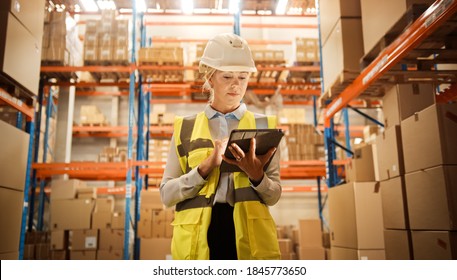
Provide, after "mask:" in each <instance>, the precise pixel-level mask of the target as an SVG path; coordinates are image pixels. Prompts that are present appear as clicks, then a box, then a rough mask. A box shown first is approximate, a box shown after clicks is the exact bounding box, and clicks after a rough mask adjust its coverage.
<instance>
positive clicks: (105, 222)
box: [92, 212, 113, 229]
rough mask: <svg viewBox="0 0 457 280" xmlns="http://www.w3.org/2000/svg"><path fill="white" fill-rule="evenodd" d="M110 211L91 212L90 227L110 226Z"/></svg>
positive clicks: (103, 227) (101, 227)
mask: <svg viewBox="0 0 457 280" xmlns="http://www.w3.org/2000/svg"><path fill="white" fill-rule="evenodd" d="M112 216H113V213H112V212H94V213H92V228H93V229H105V228H111V219H112Z"/></svg>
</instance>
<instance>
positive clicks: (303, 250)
mask: <svg viewBox="0 0 457 280" xmlns="http://www.w3.org/2000/svg"><path fill="white" fill-rule="evenodd" d="M297 258H298V259H299V260H325V248H324V247H318V246H316V247H309V246H305V247H301V246H298V247H297Z"/></svg>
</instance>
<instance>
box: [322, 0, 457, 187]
mask: <svg viewBox="0 0 457 280" xmlns="http://www.w3.org/2000/svg"><path fill="white" fill-rule="evenodd" d="M456 11H457V1H452V0H437V1H436V2H435V3H433V4H432V5H431V6H430V7H429V8H428V9H427V10H426V11H425V12H424V13H423V14H422V15H421V16H419V17H418V18H417V19H416V20H415V21H414V22H413V23H412V24H411V25H410V26H409V27H408V28H406V29H405V30H404V31H403V32H402V33H401V34H400V35H399V36H398V37H397V38H396V39H395V40H394V41H392V43H390V44H389V45H388V46H387V47H385V48H384V49H383V50H381V51H380V53H379V54H378V55H377V57H376V58H374V60H372V61H371V63H369V64H368V66H367V67H366V68H365V69H364V70H363V71H362V72H361V74H360V75H358V76H357V77H356V78H355V79H353V80H352V81H350V82H349V83H348V84H343V85H342V86H341V88H342V89H341V92H338V93H337V94H335V98H334V99H333V100H332V101H331V102H330V103H329V104H328V105H327V106H326V107H325V110H324V118H325V121H324V127H325V129H324V134H325V148H326V154H327V159H326V165H327V169H326V170H327V175H326V177H327V185H328V186H329V187H333V186H335V185H337V184H338V178H339V176H338V174H337V168H336V167H335V166H334V164H333V160H334V159H335V145H336V144H335V141H334V139H335V138H334V123H333V117H334V116H335V114H336V113H337V112H339V111H341V110H346V107H347V106H348V105H349V104H350V102H352V101H353V100H354V99H355V98H357V97H359V96H361V95H362V94H364V95H368V96H370V95H371V96H373V95H377V96H381V95H382V94H383V88H384V86H385V85H387V84H393V83H411V82H427V83H434V84H436V85H438V84H444V83H455V82H456V81H457V71H436V69H433V66H434V64H435V63H439V62H440V61H441V60H442V58H439V57H440V55H442V56H443V57H444V58H446V59H445V61H446V62H447V63H449V62H451V61H449V59H451V58H453V59H454V61H456V62H457V56H455V49H453V50H449V51H447V50H439V51H436V50H437V45H439V48H441V47H442V46H443V45H448V44H445V43H446V42H447V41H446V40H451V39H450V38H449V37H452V36H454V37H455V35H456V33H457V17H456V16H455V13H456ZM440 26H442V28H440V29H438V27H440ZM427 38H430V41H427V40H426V39H427ZM437 42H438V43H437ZM454 45H455V44H454ZM450 46H451V48H455V46H453V45H452V44H450ZM450 53H452V55H451V54H450ZM436 54H439V55H438V56H436ZM370 55H371V54H370ZM426 56H428V57H426ZM436 57H438V59H436ZM410 62H414V63H415V64H416V66H415V67H405V66H406V64H407V63H410ZM441 62H443V61H441ZM399 64H403V65H399ZM400 69H401V70H400ZM403 69H404V70H403ZM325 98H326V97H325V96H322V97H321V101H322V99H325Z"/></svg>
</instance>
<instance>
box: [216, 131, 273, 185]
mask: <svg viewBox="0 0 457 280" xmlns="http://www.w3.org/2000/svg"><path fill="white" fill-rule="evenodd" d="M228 148H229V150H230V152H231V153H232V155H233V156H234V157H235V159H229V158H227V157H226V156H225V155H222V158H223V160H224V161H226V162H227V163H230V164H233V165H237V166H238V167H239V168H241V170H243V171H244V172H245V173H246V174H247V175H248V177H249V178H250V179H251V180H252V181H255V182H260V181H262V179H263V174H264V172H263V168H264V166H265V164H266V163H267V162H268V161H269V160H270V158H271V157H272V156H273V154H274V153H275V151H276V148H271V149H270V150H268V152H267V153H266V154H264V155H256V154H255V150H256V142H255V138H252V139H251V147H250V148H249V152H247V153H245V152H244V151H243V150H242V149H241V148H240V147H239V146H238V145H237V144H235V143H232V145H231V146H229V147H228Z"/></svg>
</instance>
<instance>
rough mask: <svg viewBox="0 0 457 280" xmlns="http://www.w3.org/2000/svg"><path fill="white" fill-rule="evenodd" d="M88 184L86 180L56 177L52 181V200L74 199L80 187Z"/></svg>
mask: <svg viewBox="0 0 457 280" xmlns="http://www.w3.org/2000/svg"><path fill="white" fill-rule="evenodd" d="M86 186H87V185H86V182H84V181H81V180H77V179H70V180H62V179H54V180H52V182H51V200H56V199H74V198H76V194H77V192H78V189H79V188H85V187H86Z"/></svg>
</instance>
